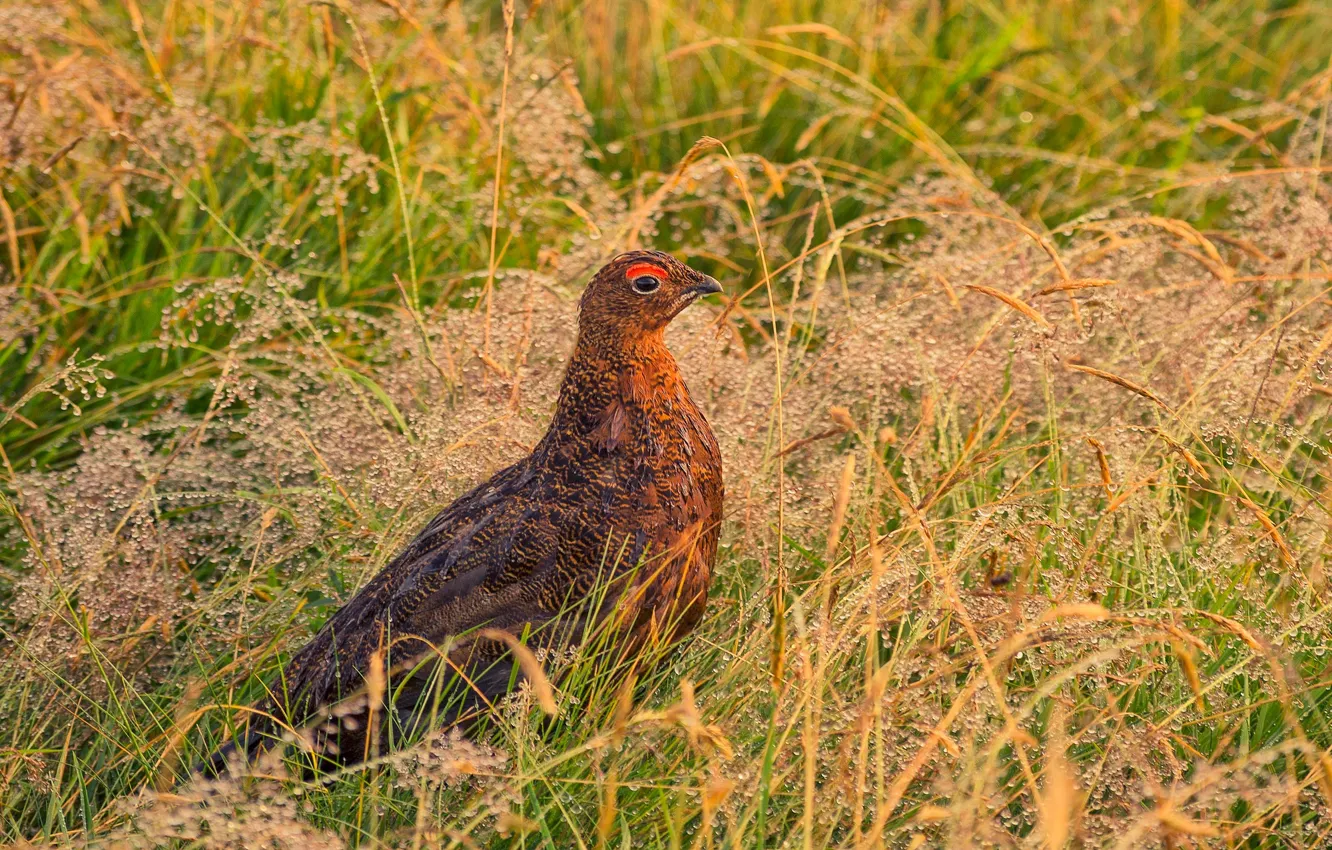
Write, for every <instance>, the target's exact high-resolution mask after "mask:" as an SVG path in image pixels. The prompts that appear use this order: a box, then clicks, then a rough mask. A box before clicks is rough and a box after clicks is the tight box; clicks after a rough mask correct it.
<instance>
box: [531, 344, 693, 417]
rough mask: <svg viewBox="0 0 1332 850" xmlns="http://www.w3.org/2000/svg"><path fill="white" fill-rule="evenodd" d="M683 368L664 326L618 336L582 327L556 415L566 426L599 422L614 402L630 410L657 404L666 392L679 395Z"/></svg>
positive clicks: (561, 389) (565, 375) (566, 373)
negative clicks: (675, 355) (678, 382)
mask: <svg viewBox="0 0 1332 850" xmlns="http://www.w3.org/2000/svg"><path fill="white" fill-rule="evenodd" d="M679 379H680V373H679V367H678V366H677V365H676V363H675V358H674V357H673V356H671V352H670V350H669V349H668V348H667V347H666V340H665V337H664V333H663V332H662V331H654V332H647V333H635V334H633V335H625V336H621V337H618V338H612V337H611V336H609V335H606V334H595V333H594V334H589V333H587V332H586V331H583V332H580V333H579V335H578V342H577V344H576V345H575V346H574V353H573V357H572V358H571V359H570V361H569V368H568V371H566V372H565V374H564V381H563V383H562V384H561V385H560V395H559V401H558V403H557V405H556V410H555V417H556V419H557V420H560V421H561V423H562V424H563V425H565V426H566V427H578V424H579V423H581V422H582V421H583V420H588V422H587V423H586V424H590V425H592V426H595V421H597V419H598V417H599V416H600V415H601V413H602V411H604V410H605V409H606V408H607V407H608V406H610V405H615V404H619V405H624V406H626V407H627V408H629V411H628V412H630V413H632V412H633V409H635V408H641V407H643V406H646V405H650V404H651V403H652V400H653V397H654V396H655V395H656V394H658V393H662V392H666V393H669V394H672V395H674V394H675V392H676V381H677V380H679Z"/></svg>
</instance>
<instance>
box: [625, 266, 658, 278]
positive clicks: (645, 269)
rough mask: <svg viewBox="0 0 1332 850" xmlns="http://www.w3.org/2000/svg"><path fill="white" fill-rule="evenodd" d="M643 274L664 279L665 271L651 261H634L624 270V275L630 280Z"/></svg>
mask: <svg viewBox="0 0 1332 850" xmlns="http://www.w3.org/2000/svg"><path fill="white" fill-rule="evenodd" d="M643 275H650V276H652V277H655V278H656V279H657V280H665V279H666V272H665V271H664V270H663V269H662V268H661V267H660V266H655V265H653V264H652V263H634V264H633V265H632V266H630V267H629V268H627V269H625V270H624V276H625V277H627V278H629V279H630V280H633V279H634V278H636V277H642V276H643Z"/></svg>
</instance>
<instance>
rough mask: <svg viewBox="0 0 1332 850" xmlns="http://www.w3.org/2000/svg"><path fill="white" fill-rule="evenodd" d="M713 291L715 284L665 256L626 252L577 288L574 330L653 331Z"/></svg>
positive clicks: (718, 287) (629, 333)
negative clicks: (580, 294)
mask: <svg viewBox="0 0 1332 850" xmlns="http://www.w3.org/2000/svg"><path fill="white" fill-rule="evenodd" d="M714 292H721V284H719V283H717V281H716V280H714V279H713V278H711V277H709V276H707V275H705V274H703V273H701V272H696V271H694V270H693V269H691V268H689V266H686V265H685V264H684V263H682V262H680V261H679V260H677V259H675V258H674V257H672V256H671V255H670V254H663V253H662V252H660V251H630V252H628V253H625V254H620V255H619V256H618V257H615V258H614V259H612V260H611V261H610V262H609V263H607V264H606V265H605V266H603V267H602V268H601V271H599V272H597V274H596V276H595V277H593V278H592V282H591V283H589V284H588V285H587V289H586V290H584V291H583V298H582V301H581V302H579V308H578V328H579V332H580V333H583V334H588V333H591V334H597V335H600V334H603V333H611V334H614V335H617V336H626V337H631V338H632V337H634V336H640V335H645V334H653V333H659V332H660V331H661V330H662V329H663V328H665V327H666V325H668V324H670V321H671V319H674V318H675V317H676V316H677V315H678V314H679V312H680V311H681V310H683V309H684V308H686V307H688V306H689V305H690V304H693V303H694V302H695V301H697V300H698V299H699V298H701V297H703V296H704V295H711V294H712V293H714Z"/></svg>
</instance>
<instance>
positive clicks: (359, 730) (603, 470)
mask: <svg viewBox="0 0 1332 850" xmlns="http://www.w3.org/2000/svg"><path fill="white" fill-rule="evenodd" d="M720 291H721V287H720V285H718V283H717V281H716V280H714V279H712V278H711V277H708V276H707V275H704V274H700V273H699V272H697V271H694V270H693V269H691V268H689V267H688V266H686V265H684V264H683V263H680V262H679V261H678V260H676V259H674V258H673V257H671V256H670V255H668V254H663V253H661V252H658V251H633V252H630V253H626V254H621V255H620V256H618V257H616V258H614V259H613V260H611V261H610V263H609V264H607V265H606V266H605V267H604V268H602V269H601V270H600V271H599V272H598V273H597V274H596V276H595V277H593V279H592V282H591V283H590V284H589V285H588V287H587V289H586V290H585V291H584V293H583V296H582V300H581V301H580V304H579V313H578V339H577V342H576V344H575V346H574V352H573V358H572V359H571V361H570V363H569V367H568V371H567V373H566V374H565V376H564V380H563V383H562V384H561V386H560V391H559V399H558V401H557V403H556V407H555V415H554V418H553V419H552V420H551V423H550V428H549V430H548V431H547V432H546V435H545V436H544V437H543V438H542V439H541V441H540V442H539V443H538V444H537V446H536V448H534V449H533V450H532V453H531V454H530V455H528V456H527V457H525V458H523V459H522V460H520V461H518V462H517V463H515V464H513V465H512V466H510V467H508V468H506V469H503V470H501V471H499V472H497V473H496V474H495V475H494V476H493V477H492V478H491V479H490V480H489V481H486V482H485V483H483V484H481V485H479V486H477V487H475V488H473V489H472V490H471V491H469V492H468V493H466V494H465V495H463V496H462V497H461V498H459V499H458V500H457V501H456V502H454V503H453V504H451V505H449V506H448V507H447V508H445V509H444V510H443V511H442V512H440V514H439V515H438V516H436V517H435V518H434V519H433V520H431V521H430V523H429V524H428V525H427V526H426V527H425V529H424V530H422V531H421V533H420V534H419V535H417V537H416V539H415V540H413V541H412V542H411V544H410V545H408V546H407V548H406V549H405V550H404V551H403V552H402V553H401V554H399V555H398V556H397V557H396V558H394V559H393V561H392V562H391V563H390V564H389V565H388V566H387V567H385V568H384V570H383V571H382V572H380V573H379V575H377V576H375V578H374V579H372V580H371V581H370V583H369V584H367V585H366V586H365V587H364V588H363V589H362V590H361V592H360V593H358V594H357V595H356V597H355V598H354V599H352V600H351V602H349V603H348V604H347V605H346V606H345V607H343V608H342V609H341V610H340V611H338V612H337V613H336V614H335V615H334V616H333V617H332V618H331V619H329V621H328V622H327V623H326V624H325V625H324V627H323V628H322V629H321V630H320V631H319V633H318V634H317V635H315V637H314V639H313V640H312V641H310V643H309V644H307V645H306V646H305V647H304V648H303V649H301V650H300V652H298V653H296V655H295V656H294V657H293V658H292V659H291V661H290V663H289V664H287V666H286V668H285V669H284V670H283V671H282V675H281V677H280V678H279V680H278V681H277V682H276V683H275V684H274V685H273V687H272V688H271V689H270V694H271V695H270V697H269V698H268V699H266V700H264V702H263V703H261V704H260V705H259V706H257V707H256V708H257V710H256V711H255V712H253V713H252V714H251V717H252V718H253V719H251V720H250V721H249V724H248V730H247V731H246V732H244V733H243V734H242V735H240V737H239V739H238V741H237V743H235V744H228V745H227V746H225V747H223V748H222V749H221V750H220V751H218V752H217V753H215V754H214V755H213V756H212V757H211V758H210V759H209V761H208V762H207V763H205V764H204V765H201V768H202V769H203V770H205V771H206V772H209V773H216V772H218V771H220V770H223V769H224V768H225V765H226V762H227V759H228V757H229V756H231V755H233V754H237V753H239V754H242V755H244V756H245V757H247V758H248V757H251V756H253V755H254V754H256V753H257V752H259V751H261V750H264V749H267V748H269V747H271V746H273V745H275V744H276V743H277V742H278V741H279V740H280V738H279V731H280V730H281V729H282V728H284V727H289V728H301V727H304V726H309V725H311V724H314V725H315V726H316V727H317V728H319V729H320V730H321V731H317V732H316V733H315V734H314V736H313V739H314V743H315V748H316V750H317V751H322V757H324V758H331V759H334V760H335V761H337V762H341V763H344V764H347V763H354V762H357V761H361V760H363V759H364V758H366V757H368V756H369V755H371V754H372V753H374V752H377V751H378V749H379V748H380V747H383V746H386V745H387V743H388V741H389V738H388V737H385V734H384V733H386V732H388V731H390V730H396V731H398V732H401V731H404V730H410V729H415V728H420V727H421V726H422V725H424V724H425V723H427V722H430V721H433V722H436V723H457V722H461V721H463V720H465V719H466V718H467V717H469V716H477V715H479V714H481V713H482V712H483V711H484V710H485V708H487V707H488V706H491V705H493V704H494V703H495V701H496V700H497V699H499V698H500V697H502V696H503V695H504V694H505V693H507V692H508V691H510V690H511V689H512V688H513V687H514V686H515V685H516V683H517V682H519V681H521V680H522V676H521V673H520V672H518V668H516V666H515V665H514V663H513V661H512V656H511V655H509V654H508V647H507V646H506V643H505V642H503V641H500V640H497V639H495V638H496V635H495V634H494V633H493V632H491V631H489V630H495V629H498V630H502V631H504V632H507V633H508V634H509V635H512V636H515V637H518V638H521V639H523V640H524V641H525V642H526V643H527V644H528V645H529V646H536V647H546V648H549V649H552V650H555V649H562V648H568V647H573V646H577V645H578V644H579V643H580V642H582V641H583V640H584V639H585V638H586V637H587V636H588V635H589V634H590V633H591V631H592V630H593V629H594V628H597V627H602V626H604V627H606V629H607V631H606V632H604V633H605V634H608V635H610V644H611V645H612V646H613V647H616V648H617V651H619V652H623V653H633V652H636V651H637V650H638V649H640V648H641V647H642V646H643V645H644V644H645V643H647V642H648V641H651V640H657V639H660V640H666V641H669V640H674V639H676V638H679V637H681V636H683V635H685V634H687V633H688V632H690V631H691V630H692V629H693V628H694V626H695V625H696V624H697V623H698V621H699V618H700V617H701V616H702V614H703V608H704V604H705V602H706V601H707V594H708V584H709V579H710V577H711V572H712V567H713V562H714V561H715V559H716V555H717V536H718V530H719V525H720V523H721V518H722V497H723V488H722V470H721V456H720V453H719V451H718V448H717V441H716V438H715V437H714V436H713V434H712V430H711V429H710V428H709V427H708V423H707V420H705V419H704V418H703V414H702V412H700V411H699V409H698V406H697V405H696V404H695V403H694V401H693V399H692V398H690V396H689V391H688V389H687V388H686V387H685V382H684V379H683V378H682V377H681V375H680V370H679V368H678V367H677V365H676V362H675V359H674V358H673V357H672V356H671V353H670V351H669V350H667V348H666V344H665V341H664V333H665V330H666V326H667V324H669V323H670V321H671V320H672V319H673V318H675V316H676V315H677V314H678V313H679V312H680V311H681V310H683V309H684V308H685V307H688V306H689V305H690V304H692V303H693V302H694V301H695V300H696V299H698V298H699V297H701V296H704V295H708V294H710V293H714V292H720ZM372 670H382V671H384V672H385V674H386V676H387V681H386V682H385V683H384V686H383V687H382V688H380V689H379V692H380V693H382V694H384V695H385V696H384V699H383V701H382V704H380V705H377V706H372V705H369V700H368V699H366V696H365V693H366V692H367V691H368V690H374V688H370V689H367V688H366V678H367V676H370V675H373V673H372ZM351 696H357V697H358V699H352V700H348V699H347V698H348V697H351ZM358 701H359V703H360V704H359V705H358V704H357V703H358ZM340 702H342V705H340V706H338V705H337V704H338V703H340ZM330 706H334V708H332V709H331V710H330V709H329V707H330ZM330 718H333V719H330ZM321 724H322V725H321Z"/></svg>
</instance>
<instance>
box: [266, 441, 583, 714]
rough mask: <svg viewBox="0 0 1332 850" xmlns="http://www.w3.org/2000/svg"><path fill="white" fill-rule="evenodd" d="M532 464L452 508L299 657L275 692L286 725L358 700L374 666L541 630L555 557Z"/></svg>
mask: <svg viewBox="0 0 1332 850" xmlns="http://www.w3.org/2000/svg"><path fill="white" fill-rule="evenodd" d="M541 495H542V493H541V482H540V481H539V480H538V476H537V474H536V468H535V465H534V464H533V463H532V461H531V459H530V458H529V459H526V460H524V461H521V462H519V463H518V464H515V465H514V466H511V467H509V468H508V469H505V470H503V471H501V472H499V473H497V474H496V475H495V476H494V477H493V478H491V479H490V480H489V481H487V482H485V483H484V484H481V485H480V486H478V487H476V488H474V489H473V490H471V491H470V492H468V493H466V494H465V495H463V496H462V497H461V498H459V499H458V500H457V501H456V502H454V503H453V504H452V505H450V506H449V507H447V508H445V509H444V510H443V511H442V512H440V514H439V515H438V516H436V517H435V518H434V519H433V520H431V522H430V523H429V524H428V525H427V526H426V527H425V529H423V530H422V531H421V533H420V534H419V535H418V536H417V537H416V538H415V539H414V540H413V541H412V543H411V544H410V545H408V547H407V548H406V549H405V550H404V551H403V552H402V554H400V555H399V556H398V557H396V558H395V559H394V560H393V561H392V562H391V563H390V564H389V565H388V566H387V567H385V568H384V570H383V571H382V572H380V573H379V575H377V576H375V577H374V578H373V579H372V580H371V581H370V582H369V583H368V584H367V585H366V586H365V587H364V588H363V589H362V590H361V591H360V592H359V593H358V594H357V595H356V596H355V598H353V599H352V600H351V601H350V602H349V603H347V605H346V606H344V607H343V608H342V609H341V610H340V611H338V612H337V614H335V615H334V616H333V617H332V618H331V619H330V620H329V621H328V622H327V623H326V624H325V625H324V627H323V628H322V629H321V630H320V631H319V633H318V634H317V635H316V636H315V638H314V639H313V640H312V641H311V642H310V643H309V644H308V645H306V646H305V647H304V648H303V649H302V650H301V651H300V652H298V653H297V654H296V655H295V656H294V657H293V658H292V660H291V662H290V663H289V664H288V665H287V667H286V669H285V670H284V671H283V677H282V681H281V682H279V683H278V687H277V688H275V691H277V694H278V696H275V698H274V703H275V706H276V707H277V708H278V713H279V715H280V716H282V717H283V718H284V719H286V720H287V721H288V722H292V723H301V722H303V721H304V720H305V719H307V718H308V717H309V715H310V714H311V713H312V711H313V710H314V709H316V708H318V707H320V706H322V705H326V704H329V703H333V702H336V701H338V700H339V699H342V698H343V697H346V696H348V695H351V694H354V693H356V692H357V691H358V690H360V688H361V687H362V684H363V681H364V677H365V675H366V672H367V669H368V666H369V664H370V659H371V656H372V655H373V654H374V653H375V652H377V651H383V650H385V649H387V650H388V654H387V657H388V660H387V662H386V663H387V664H388V665H389V666H395V665H398V664H400V663H401V662H403V661H406V660H408V659H409V658H412V657H415V656H419V655H420V654H422V653H423V652H426V651H428V650H430V649H431V648H432V647H437V646H438V644H439V643H440V642H441V641H445V640H448V639H450V638H453V637H456V636H458V635H462V634H465V633H467V632H468V631H470V630H474V629H477V628H484V627H497V628H509V629H511V630H517V629H516V628H515V627H517V626H519V625H520V624H522V623H539V622H541V621H543V620H544V619H546V618H548V617H549V616H550V615H551V614H552V613H553V612H552V611H548V610H546V608H545V606H543V605H542V604H541V600H539V599H537V598H536V595H535V589H536V588H538V587H539V586H540V585H541V582H540V581H536V582H533V581H523V579H527V578H530V577H533V576H535V575H536V574H538V573H540V572H542V571H545V570H549V568H550V567H551V566H552V565H553V564H554V559H555V554H556V550H557V537H556V534H557V532H556V530H555V526H554V524H553V523H552V521H551V520H552V518H551V515H550V506H549V505H548V504H547V503H548V502H549V500H548V499H543V498H541Z"/></svg>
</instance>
